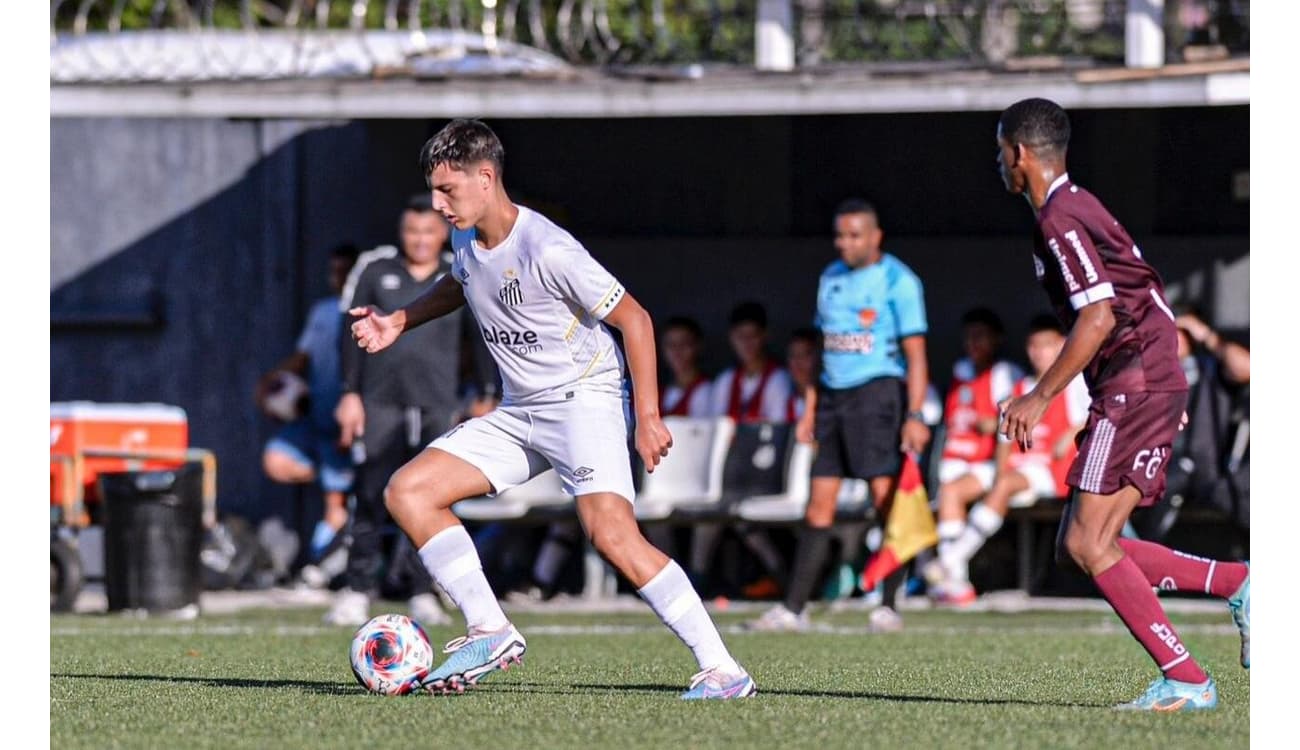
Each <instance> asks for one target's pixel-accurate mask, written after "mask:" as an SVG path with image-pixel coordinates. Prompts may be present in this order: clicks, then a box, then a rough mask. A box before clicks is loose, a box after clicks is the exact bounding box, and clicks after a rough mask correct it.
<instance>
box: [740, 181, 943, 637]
mask: <svg viewBox="0 0 1300 750" xmlns="http://www.w3.org/2000/svg"><path fill="white" fill-rule="evenodd" d="M834 227H835V249H836V250H838V251H839V254H840V260H837V261H835V262H833V263H831V264H830V265H829V266H827V268H826V270H825V271H823V272H822V275H821V280H820V281H819V283H818V289H817V317H816V322H815V324H816V326H817V328H819V329H820V330H821V332H822V341H823V344H822V373H821V382H820V384H819V385H818V387H817V388H815V389H814V388H812V387H810V388H808V393H807V394H806V398H807V404H808V407H807V408H806V409H805V410H804V414H803V416H802V417H801V418H800V420H799V423H798V426H797V427H796V435H797V436H798V439H799V440H800V441H803V442H808V441H811V440H814V439H815V440H816V441H817V458H816V459H815V460H814V462H813V467H812V496H811V498H810V499H809V502H808V508H807V510H806V511H805V513H804V528H803V530H802V532H801V534H800V537H799V545H798V548H797V550H796V553H795V561H794V572H793V574H792V575H791V577H790V584H789V586H788V587H787V590H786V598H785V601H784V602H782V603H781V604H778V605H776V606H775V607H773V608H772V609H771V610H769V611H768V612H766V613H764V614H763V616H762V617H760V618H759V619H758V620H756V621H754V622H753V623H752V624H751V627H753V628H754V629H759V630H803V629H805V628H807V627H808V624H809V622H808V613H807V611H806V606H807V604H808V599H809V598H810V597H811V595H812V591H813V588H814V587H815V586H816V585H817V582H818V580H819V578H820V577H821V574H822V569H823V567H824V566H825V564H826V557H827V551H828V547H829V545H830V538H831V524H832V523H833V522H834V520H835V505H836V498H837V497H838V496H839V492H840V484H841V483H842V482H843V480H844V478H845V477H854V478H858V479H865V480H867V482H868V484H869V485H870V488H871V497H872V501H873V502H874V504H875V506H876V509H877V510H878V511H879V517H880V518H881V519H884V518H885V517H887V515H888V512H889V503H890V501H891V500H892V499H893V496H894V489H895V487H896V486H897V483H898V474H899V471H900V470H901V469H902V464H903V452H904V451H906V452H909V453H914V454H919V453H920V452H921V451H923V450H924V449H925V446H926V444H927V443H929V441H930V429H929V428H928V427H927V426H926V424H925V421H924V420H923V419H922V416H921V407H922V405H923V404H924V403H925V393H926V386H927V384H928V380H929V372H928V367H927V365H926V355H925V333H926V320H925V297H924V294H923V291H922V288H921V281H920V279H918V278H917V276H916V274H915V273H913V272H912V269H910V268H908V267H907V266H906V265H905V264H904V263H903V262H902V261H900V260H899V259H898V258H896V257H894V256H893V255H890V254H889V253H885V252H881V249H880V243H881V239H882V238H883V236H884V233H883V232H882V231H881V229H880V224H879V221H878V218H877V216H876V210H875V209H874V208H873V207H872V206H871V204H869V203H867V202H866V201H863V200H858V199H850V200H846V201H844V202H843V203H841V204H840V205H839V207H838V208H836V210H835V224H834ZM887 593H889V594H890V596H887V597H886V602H885V606H884V607H881V608H879V609H877V610H876V611H875V612H873V613H872V620H871V621H872V625H873V627H875V628H876V629H881V630H895V629H897V628H898V627H900V626H901V624H902V621H901V619H899V618H898V614H897V612H895V611H894V609H893V601H892V598H893V597H892V594H893V591H889V592H887Z"/></svg>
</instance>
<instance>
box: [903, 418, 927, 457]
mask: <svg viewBox="0 0 1300 750" xmlns="http://www.w3.org/2000/svg"><path fill="white" fill-rule="evenodd" d="M898 437H899V441H898V448H899V450H901V451H903V452H904V453H916V454H919V453H921V452H922V451H924V450H925V446H927V445H929V443H930V427H929V425H927V424H926V423H925V422H922V421H921V420H919V419H908V420H907V421H906V422H903V429H902V430H900V431H899V435H898Z"/></svg>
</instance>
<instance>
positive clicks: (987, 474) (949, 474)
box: [939, 458, 997, 492]
mask: <svg viewBox="0 0 1300 750" xmlns="http://www.w3.org/2000/svg"><path fill="white" fill-rule="evenodd" d="M996 471H997V467H996V466H994V464H993V462H992V461H966V460H964V459H960V458H945V459H943V460H942V461H940V462H939V483H940V484H947V483H949V482H951V481H954V480H956V479H960V478H962V477H963V476H965V475H967V474H970V475H971V476H973V477H975V478H976V479H978V480H979V483H980V489H982V490H984V491H985V492H987V491H988V490H989V489H990V488H991V487H993V474H994V473H995V472H996Z"/></svg>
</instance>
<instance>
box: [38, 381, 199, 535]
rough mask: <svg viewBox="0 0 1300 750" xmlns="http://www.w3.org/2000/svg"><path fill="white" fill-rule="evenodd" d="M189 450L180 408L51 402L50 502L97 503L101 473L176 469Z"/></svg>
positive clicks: (73, 521)
mask: <svg viewBox="0 0 1300 750" xmlns="http://www.w3.org/2000/svg"><path fill="white" fill-rule="evenodd" d="M188 449H189V424H188V422H187V420H186V416H185V410H184V409H181V408H180V407H178V406H168V405H166V404H104V403H96V402H92V401H68V402H55V403H51V404H50V504H51V505H63V506H64V507H65V508H70V507H71V503H72V502H73V498H75V499H76V503H75V504H76V505H80V504H81V503H80V500H81V499H84V500H85V501H89V502H94V501H97V500H98V492H97V489H96V479H97V477H98V476H99V474H100V473H101V472H121V471H149V470H154V469H170V468H175V467H177V466H179V465H180V464H182V463H184V462H185V461H186V460H187V451H188ZM78 477H79V481H78ZM77 484H79V485H80V486H79V487H77V486H75V485H77ZM69 485H74V486H69ZM68 521H70V522H72V523H74V524H75V523H77V521H76V520H74V519H68Z"/></svg>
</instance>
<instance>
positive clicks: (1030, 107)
mask: <svg viewBox="0 0 1300 750" xmlns="http://www.w3.org/2000/svg"><path fill="white" fill-rule="evenodd" d="M998 125H999V126H1001V128H1002V137H1003V138H1005V139H1006V140H1007V141H1008V142H1009V143H1011V144H1012V145H1015V144H1017V143H1023V144H1025V145H1026V146H1030V147H1033V148H1035V149H1046V150H1050V151H1053V152H1056V153H1058V154H1060V155H1064V154H1065V148H1066V146H1067V145H1069V143H1070V117H1069V116H1068V115H1066V114H1065V110H1064V109H1063V108H1062V107H1061V105H1059V104H1057V103H1056V102H1054V101H1051V100H1050V99H1038V98H1034V99H1021V100H1020V101H1018V102H1016V103H1015V104H1012V105H1011V106H1010V107H1007V108H1006V109H1004V110H1003V111H1002V116H1001V117H1000V118H998Z"/></svg>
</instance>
